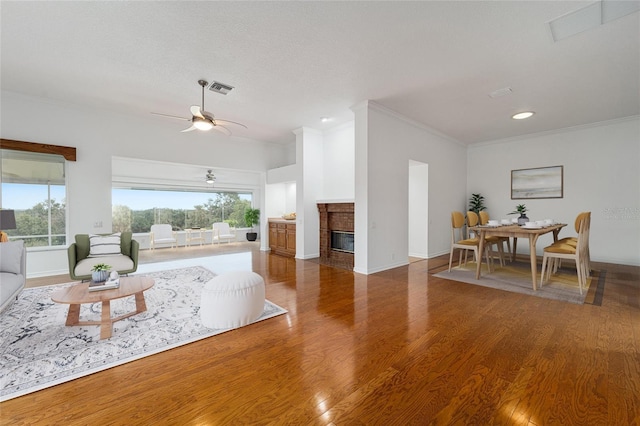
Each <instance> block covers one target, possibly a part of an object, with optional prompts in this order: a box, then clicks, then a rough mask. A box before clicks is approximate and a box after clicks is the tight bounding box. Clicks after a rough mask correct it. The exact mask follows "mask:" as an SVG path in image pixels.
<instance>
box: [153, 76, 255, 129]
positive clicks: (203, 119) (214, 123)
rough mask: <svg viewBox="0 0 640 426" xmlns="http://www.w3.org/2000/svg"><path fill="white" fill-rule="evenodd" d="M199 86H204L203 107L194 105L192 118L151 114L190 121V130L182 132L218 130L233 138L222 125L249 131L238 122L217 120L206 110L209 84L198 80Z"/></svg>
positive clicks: (191, 109)
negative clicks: (205, 89)
mask: <svg viewBox="0 0 640 426" xmlns="http://www.w3.org/2000/svg"><path fill="white" fill-rule="evenodd" d="M198 84H199V85H200V86H202V107H200V106H198V105H192V106H191V108H190V111H191V118H185V117H178V116H176V115H169V114H161V113H158V112H152V113H151V114H153V115H160V116H162V117H169V118H175V119H177V120H185V121H190V122H191V127H189V128H188V129H184V130H182V131H183V132H190V131H192V130H201V131H204V132H206V131H209V130H211V129H215V130H218V131H220V132H222V133H225V134H226V135H228V136H231V130H229V129H228V128H227V127H226V126H225V125H223V124H221V123H224V124H237V125H238V126H242V127H244V128H245V129H247V128H248V127H247V126H245V125H244V124H242V123H238V122H236V121H231V120H223V119H221V118H215V116H214V115H213V114H212V113H210V112H208V111H205V110H204V88H205V86H206V85H207V84H209V83H207V82H206V81H205V80H198Z"/></svg>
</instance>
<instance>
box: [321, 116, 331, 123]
mask: <svg viewBox="0 0 640 426" xmlns="http://www.w3.org/2000/svg"><path fill="white" fill-rule="evenodd" d="M329 120H330V119H329V117H320V121H322V122H323V123H326V122H328V121H329Z"/></svg>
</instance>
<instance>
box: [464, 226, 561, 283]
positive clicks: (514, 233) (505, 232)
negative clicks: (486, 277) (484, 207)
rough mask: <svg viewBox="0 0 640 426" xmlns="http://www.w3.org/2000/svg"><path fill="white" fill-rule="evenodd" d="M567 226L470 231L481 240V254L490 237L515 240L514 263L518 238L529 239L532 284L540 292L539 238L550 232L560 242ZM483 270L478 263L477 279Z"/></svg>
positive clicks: (492, 228)
mask: <svg viewBox="0 0 640 426" xmlns="http://www.w3.org/2000/svg"><path fill="white" fill-rule="evenodd" d="M565 226H567V224H566V223H556V224H553V225H549V226H544V227H540V228H525V227H524V226H520V225H516V224H512V225H499V226H489V225H479V226H473V227H471V228H469V230H471V231H474V232H475V233H476V234H477V235H478V236H479V238H480V246H479V247H478V249H479V253H483V250H484V239H485V237H489V236H496V237H509V238H513V251H512V254H511V256H512V258H511V260H512V261H514V260H515V257H516V247H517V245H518V238H528V239H529V257H530V260H531V282H532V283H533V290H534V291H536V290H538V286H537V283H536V277H537V275H538V259H537V256H536V242H537V241H538V237H540V235H544V234H548V233H549V232H553V241H554V242H556V241H558V234H559V233H560V230H561V229H562V228H563V227H565ZM481 269H482V262H478V264H477V266H476V279H477V280H479V279H480V273H481Z"/></svg>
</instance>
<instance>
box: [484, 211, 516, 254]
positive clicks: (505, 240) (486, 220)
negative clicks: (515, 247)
mask: <svg viewBox="0 0 640 426" xmlns="http://www.w3.org/2000/svg"><path fill="white" fill-rule="evenodd" d="M478 216H480V225H486V224H487V223H489V219H491V218H490V217H489V212H487V211H486V210H481V211H480V212H478ZM496 238H497V239H498V240H500V242H501V243H502V250H503V252H504V243H507V253H509V257H511V239H510V238H509V237H496Z"/></svg>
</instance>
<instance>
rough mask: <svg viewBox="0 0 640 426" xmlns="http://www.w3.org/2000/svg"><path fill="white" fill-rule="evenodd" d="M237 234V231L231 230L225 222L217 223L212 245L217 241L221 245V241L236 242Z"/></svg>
mask: <svg viewBox="0 0 640 426" xmlns="http://www.w3.org/2000/svg"><path fill="white" fill-rule="evenodd" d="M235 239H236V234H235V231H233V232H232V231H231V228H229V224H228V223H225V222H216V223H214V224H213V236H212V238H211V244H213V243H215V242H216V241H217V242H218V244H220V241H223V240H226V241H227V243H230V242H231V241H235Z"/></svg>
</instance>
